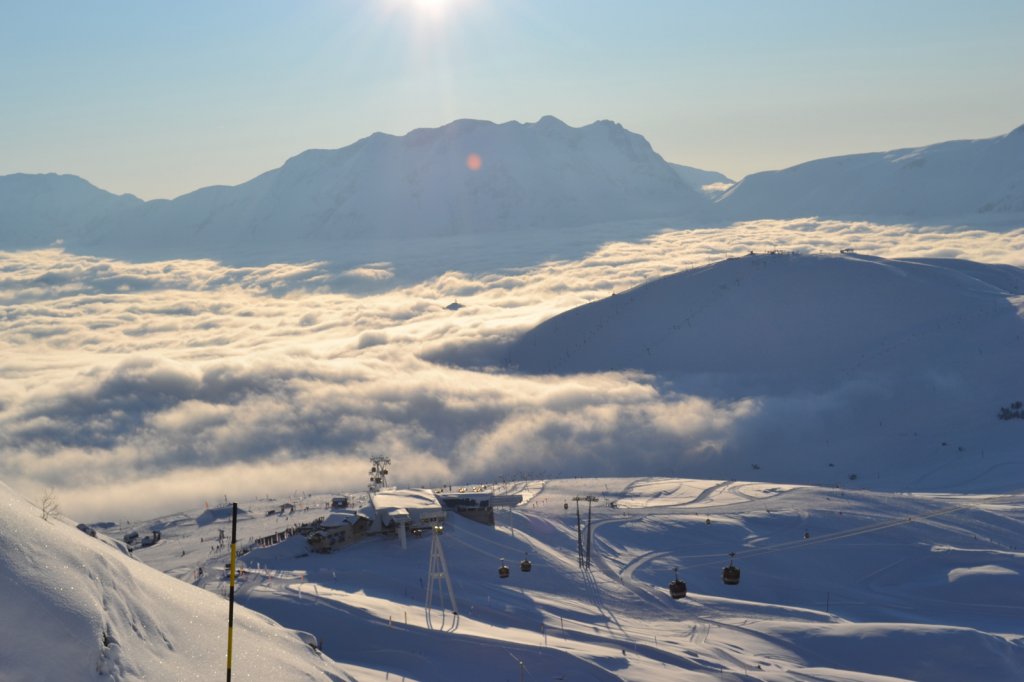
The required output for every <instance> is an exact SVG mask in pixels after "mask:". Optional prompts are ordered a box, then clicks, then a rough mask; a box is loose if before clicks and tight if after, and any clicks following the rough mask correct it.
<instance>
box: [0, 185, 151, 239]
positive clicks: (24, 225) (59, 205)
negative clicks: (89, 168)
mask: <svg viewBox="0 0 1024 682" xmlns="http://www.w3.org/2000/svg"><path fill="white" fill-rule="evenodd" d="M140 205H142V200H141V199H138V198H136V197H134V196H132V195H130V194H123V195H120V196H118V195H116V194H111V193H110V192H105V191H103V190H101V189H99V188H97V187H94V186H93V185H91V184H89V183H88V182H86V181H85V180H83V179H82V178H79V177H76V176H74V175H57V174H56V173H49V174H46V175H29V174H25V173H15V174H14V175H3V176H0V249H25V248H37V247H40V246H49V245H50V244H52V243H53V242H54V241H56V240H58V239H69V240H78V239H80V238H81V235H82V231H83V230H86V229H87V228H88V227H89V226H90V225H92V224H94V223H96V222H97V221H101V220H106V219H109V217H110V216H112V215H116V214H117V213H118V212H120V211H123V210H126V209H130V208H132V207H134V206H140Z"/></svg>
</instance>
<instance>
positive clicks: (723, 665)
mask: <svg viewBox="0 0 1024 682" xmlns="http://www.w3.org/2000/svg"><path fill="white" fill-rule="evenodd" d="M466 485H467V486H468V485H469V483H466ZM506 485H507V488H506ZM506 485H502V486H501V488H502V490H507V492H509V493H514V494H519V495H521V496H522V498H523V502H522V503H521V504H519V505H517V506H515V507H513V508H511V509H507V508H502V509H500V510H498V511H497V513H496V515H495V516H496V519H497V523H498V526H497V527H496V528H491V527H488V526H485V525H482V524H478V523H475V522H473V521H469V520H467V519H464V518H461V517H458V516H455V515H450V516H449V518H448V519H447V521H446V522H445V529H444V533H443V534H442V535H441V536H440V541H441V544H442V546H443V549H444V553H445V556H446V558H447V562H446V564H447V571H448V575H449V577H450V579H451V585H452V589H453V592H454V596H455V602H456V603H457V607H458V608H457V609H454V608H453V602H452V599H451V598H450V597H449V595H448V593H447V592H446V591H445V592H444V593H443V594H442V593H441V592H442V590H441V588H439V587H438V586H437V585H435V586H434V591H433V595H432V604H433V605H434V607H435V608H434V609H433V610H432V612H431V614H430V620H431V623H432V625H433V628H434V629H430V628H429V627H428V625H427V618H426V615H427V614H426V612H425V610H424V604H425V602H426V589H427V586H428V580H427V570H428V566H429V563H430V561H429V557H430V548H431V538H430V537H429V536H427V535H424V536H423V537H420V538H416V537H410V538H409V540H408V543H407V549H403V548H402V546H401V543H400V542H399V540H398V539H397V538H395V537H390V538H388V537H382V536H371V537H367V538H366V539H364V540H362V541H360V542H357V543H355V544H352V545H349V546H346V547H343V548H341V549H339V550H338V551H335V552H333V553H330V554H316V553H310V552H309V551H308V547H307V546H306V544H305V540H304V539H302V538H301V537H299V536H297V535H295V536H292V537H291V538H289V539H288V540H285V541H284V542H282V543H279V544H276V545H273V546H270V547H267V548H261V549H254V550H253V551H252V552H249V553H248V554H246V555H245V556H244V557H243V558H242V561H243V563H244V566H245V573H244V574H243V577H242V582H241V584H240V586H239V589H238V595H239V599H240V601H241V602H242V603H244V604H246V605H247V606H249V607H250V608H252V609H254V610H258V611H260V612H262V613H265V614H266V615H268V616H271V617H272V618H274V619H276V620H278V621H279V622H281V623H283V624H285V625H287V626H289V627H294V628H297V629H301V630H306V631H309V632H311V633H313V634H315V635H317V636H319V637H321V638H322V639H323V642H324V650H325V652H326V653H327V654H329V655H332V656H336V657H345V659H346V660H348V661H351V662H353V663H355V664H358V665H361V666H364V667H366V668H370V669H375V670H386V671H388V672H389V673H390V676H391V678H390V679H399V678H402V679H407V680H431V681H433V680H454V679H486V680H499V681H500V680H510V681H514V680H518V679H527V680H530V679H533V680H609V681H613V680H636V681H638V682H640V681H642V682H651V681H660V680H665V681H669V680H681V679H682V680H707V681H708V682H710V681H712V680H765V681H776V682H778V681H782V680H787V681H788V680H792V681H794V682H795V681H798V680H835V681H839V680H843V681H851V680H853V681H862V682H870V681H877V680H879V679H886V680H894V679H903V680H929V682H937V681H949V682H960V681H962V680H976V679H977V680H981V679H983V680H988V681H992V682H994V681H999V682H1004V681H1005V682H1010V681H1011V680H1012V681H1016V680H1019V679H1020V673H1021V671H1022V670H1024V637H1022V629H1021V623H1022V619H1021V613H1022V606H1021V605H1022V604H1024V601H1022V599H1024V581H1022V575H1024V553H1022V552H1021V547H1020V545H1019V542H1020V537H1021V528H1022V524H1024V506H1022V500H1021V498H1020V496H1019V495H1017V496H1014V495H991V496H957V495H945V494H943V495H936V494H884V493H876V492H869V491H864V490H855V489H835V488H832V487H828V488H824V487H822V488H818V487H801V486H791V485H772V484H765V483H750V482H743V481H722V480H696V479H690V478H636V477H625V478H618V479H615V478H604V479H600V478H599V479H588V478H573V479H562V480H558V479H553V480H533V481H516V482H512V483H509V484H506ZM474 487H475V486H474ZM339 492H340V491H339ZM583 496H591V497H592V498H593V499H594V500H596V501H595V503H594V505H593V508H592V509H591V510H588V508H587V506H586V503H584V504H583V508H582V517H583V520H584V521H583V523H584V534H583V538H584V540H583V541H584V543H587V542H588V539H589V544H590V545H591V552H590V556H591V562H590V566H589V567H581V566H580V563H579V560H578V556H577V547H578V542H579V540H578V537H579V536H578V535H577V514H576V505H575V503H574V502H573V498H574V497H577V498H578V497H583ZM284 501H285V500H283V499H281V498H279V499H276V500H266V499H264V500H248V501H245V502H244V506H245V507H246V509H249V510H250V511H251V512H252V513H251V515H249V516H247V517H246V519H244V520H243V521H241V522H240V525H239V533H240V535H242V536H244V537H250V536H255V537H263V536H266V535H268V534H271V533H273V532H275V530H276V531H283V530H285V529H286V528H289V527H294V526H295V525H297V524H300V523H306V522H310V521H312V520H313V519H315V518H316V517H318V516H323V515H324V514H325V506H326V505H328V504H329V501H330V494H314V495H305V494H303V495H302V496H301V497H293V498H291V499H290V502H292V503H293V504H294V509H295V511H294V512H292V513H289V514H280V513H279V510H280V509H281V504H282V502H284ZM198 513H199V510H195V511H194V512H183V513H181V514H178V515H175V517H174V518H173V520H172V519H170V518H166V519H162V520H158V521H154V522H151V525H157V524H159V525H163V526H164V540H163V541H161V543H158V544H157V545H154V546H153V547H150V548H145V549H139V550H137V551H136V554H137V555H138V556H139V558H140V560H142V561H146V562H148V563H151V564H152V565H153V566H156V567H159V568H160V569H161V570H164V571H166V572H167V573H170V574H173V575H178V576H182V577H187V576H190V575H194V574H195V573H196V569H197V568H198V567H205V570H204V576H206V577H205V578H204V579H203V582H204V584H205V586H206V588H207V589H209V590H211V591H214V592H219V591H221V590H222V589H223V578H222V577H221V572H220V571H219V570H217V569H218V567H219V566H220V565H223V562H224V556H225V552H226V550H225V549H224V548H221V547H212V548H211V545H212V544H214V543H211V542H210V538H211V537H216V534H217V528H216V527H211V526H209V525H207V526H199V525H197V523H196V521H195V518H196V515H197V514H198ZM588 517H590V518H592V520H593V523H592V525H590V527H589V530H588V529H587V519H588ZM274 524H276V526H275V525H274ZM219 525H220V527H221V528H223V523H221V524H219ZM121 531H122V529H120V528H119V529H118V532H121ZM805 533H806V534H807V537H805ZM204 536H205V537H206V541H205V542H203V541H202V538H203V537H204ZM211 549H212V550H213V551H211ZM179 550H180V551H179ZM729 552H735V553H736V557H735V561H736V563H737V565H738V566H739V567H740V568H741V571H742V579H741V581H740V583H739V584H738V585H724V584H723V582H722V579H721V570H722V566H723V564H725V563H727V562H728V561H729V556H728V555H729ZM527 556H528V557H529V559H530V561H531V562H532V570H531V571H529V572H524V571H522V570H520V561H522V560H523V558H524V557H527ZM501 563H505V564H506V565H508V566H509V567H510V568H511V575H510V576H509V577H508V578H505V579H502V578H499V577H498V567H499V566H500V565H501ZM675 567H678V568H679V576H680V577H681V578H682V579H683V580H685V581H686V582H687V584H688V588H689V591H688V595H687V597H686V598H685V599H682V600H679V601H674V600H672V599H671V598H670V597H669V595H668V594H667V590H666V585H667V583H668V582H669V580H671V579H672V576H673V568H675ZM453 611H457V613H453ZM520 676H522V677H520ZM876 676H884V677H881V678H880V677H876Z"/></svg>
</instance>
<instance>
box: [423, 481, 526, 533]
mask: <svg viewBox="0 0 1024 682" xmlns="http://www.w3.org/2000/svg"><path fill="white" fill-rule="evenodd" d="M437 499H438V500H440V502H441V506H442V507H444V508H445V509H447V510H448V511H453V512H455V513H456V514H458V515H459V516H465V517H466V518H467V519H470V520H473V521H476V522H478V523H485V524H487V525H489V526H493V525H494V509H495V507H515V506H516V505H518V504H521V503H522V501H523V496H522V495H495V494H494V493H490V492H486V491H483V490H481V489H479V488H477V489H474V490H472V491H467V490H466V489H465V488H460V489H459V492H457V493H443V494H441V495H438V496H437Z"/></svg>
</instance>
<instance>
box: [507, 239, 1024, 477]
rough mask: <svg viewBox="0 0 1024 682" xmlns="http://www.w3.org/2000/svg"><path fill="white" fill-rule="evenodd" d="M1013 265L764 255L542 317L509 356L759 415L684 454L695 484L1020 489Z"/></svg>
mask: <svg viewBox="0 0 1024 682" xmlns="http://www.w3.org/2000/svg"><path fill="white" fill-rule="evenodd" d="M1021 293H1024V271H1021V270H1020V269H1019V268H1013V267H1007V266H986V265H982V264H978V263H971V262H966V261H955V260H886V259H881V258H875V257H867V256H859V255H856V254H843V255H839V254H836V255H829V256H826V255H798V254H764V255H749V256H746V257H742V258H733V259H729V260H726V261H722V262H719V263H716V264H714V265H711V266H707V267H702V268H697V269H694V270H690V271H685V272H681V273H678V274H675V275H670V276H668V277H664V278H662V279H658V280H655V281H652V282H649V283H647V284H644V285H641V286H639V287H636V288H634V289H632V290H629V291H626V292H623V293H619V294H617V295H614V296H611V297H609V298H606V299H603V300H600V301H596V302H594V303H590V304H588V305H585V306H582V307H579V308H576V309H573V310H570V311H568V312H566V313H563V314H562V315H559V316H556V317H554V318H552V319H550V320H548V321H546V322H544V323H542V324H541V325H539V326H537V327H535V328H534V329H532V330H531V331H529V332H527V333H526V334H524V335H523V336H521V337H520V338H519V339H518V340H517V341H515V342H514V343H513V344H512V345H511V347H510V348H509V349H507V355H506V361H507V362H508V363H509V365H510V366H511V367H512V368H513V369H517V370H518V371H520V372H526V373H552V374H570V373H578V372H607V371H626V370H639V371H643V372H647V373H649V374H652V375H654V376H655V378H656V380H657V381H658V382H659V385H661V386H663V387H664V388H663V389H662V390H663V391H677V392H679V393H683V394H687V395H698V396H701V397H704V398H709V399H713V400H748V401H749V402H748V403H746V404H747V405H748V409H750V410H751V411H752V414H754V415H756V416H755V417H754V418H752V419H751V420H750V421H749V422H748V423H747V424H745V425H739V426H737V428H735V429H734V430H732V432H731V434H730V437H729V438H728V439H727V440H724V441H714V442H709V443H708V444H707V446H706V448H705V452H704V454H703V455H701V456H700V457H697V458H690V460H689V461H688V462H687V466H688V471H690V472H692V473H693V475H699V476H706V477H712V476H721V477H737V476H742V475H744V473H743V472H744V469H746V470H747V471H750V470H751V467H752V466H754V467H755V468H756V469H758V473H757V474H756V475H757V476H758V477H759V478H761V480H772V481H778V482H787V483H798V482H818V481H821V480H823V477H824V478H825V480H833V479H834V477H835V473H836V472H837V470H838V471H842V472H845V473H844V476H845V475H846V474H849V475H850V476H852V477H854V478H856V477H857V476H864V472H871V482H870V485H872V486H875V487H878V488H883V489H890V490H892V489H902V490H1005V489H1007V488H1006V486H1010V487H1011V488H1013V487H1015V486H1021V485H1024V457H1022V456H1021V452H1020V447H1019V443H1020V430H1019V428H1017V427H1018V426H1020V424H1019V423H1014V424H1012V425H1011V424H1009V423H1008V422H1005V421H1000V420H998V419H997V418H996V415H997V412H998V410H999V409H1000V407H1005V406H1006V405H1008V404H1010V402H1011V401H1013V400H1019V399H1020V398H1017V397H1016V396H1018V395H1021V394H1022V393H1024V384H1022V383H1021V377H1024V315H1022V309H1024V305H1022V304H1024V300H1022V299H1021V298H1020V296H1019V295H1020V294H1021Z"/></svg>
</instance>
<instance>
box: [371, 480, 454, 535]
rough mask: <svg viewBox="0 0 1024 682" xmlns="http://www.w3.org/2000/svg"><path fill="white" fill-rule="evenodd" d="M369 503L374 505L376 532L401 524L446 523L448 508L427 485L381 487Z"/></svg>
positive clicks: (416, 526) (427, 525) (421, 526)
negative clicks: (394, 488) (407, 487)
mask: <svg viewBox="0 0 1024 682" xmlns="http://www.w3.org/2000/svg"><path fill="white" fill-rule="evenodd" d="M370 505H371V506H372V507H373V527H372V529H371V530H372V531H373V532H382V531H386V530H391V529H397V528H398V527H399V526H402V525H404V526H405V527H406V528H408V529H409V530H413V529H417V528H422V529H426V528H433V527H434V526H443V525H444V518H445V511H444V509H443V508H442V507H441V503H440V502H439V501H438V499H437V496H436V495H434V491H433V490H430V489H427V488H410V489H405V490H381V491H380V492H377V493H374V494H372V495H371V496H370Z"/></svg>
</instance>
